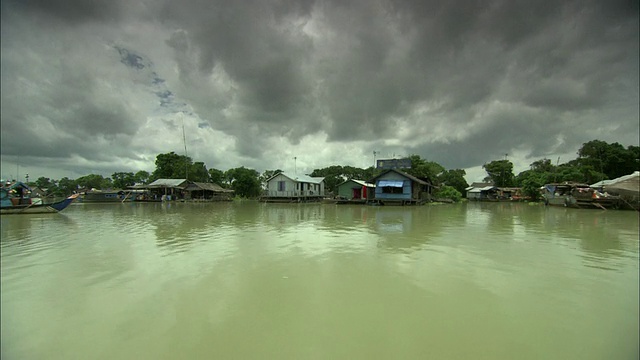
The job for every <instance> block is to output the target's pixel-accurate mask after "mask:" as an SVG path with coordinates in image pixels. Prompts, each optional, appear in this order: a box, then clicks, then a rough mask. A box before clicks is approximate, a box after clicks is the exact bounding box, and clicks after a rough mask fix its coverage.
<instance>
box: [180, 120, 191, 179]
mask: <svg viewBox="0 0 640 360" xmlns="http://www.w3.org/2000/svg"><path fill="white" fill-rule="evenodd" d="M181 117H182V142H183V143H184V157H185V159H184V160H185V161H184V177H185V179H187V180H189V162H188V161H187V158H188V157H189V155H188V153H187V135H186V134H185V132H184V114H182V116H181Z"/></svg>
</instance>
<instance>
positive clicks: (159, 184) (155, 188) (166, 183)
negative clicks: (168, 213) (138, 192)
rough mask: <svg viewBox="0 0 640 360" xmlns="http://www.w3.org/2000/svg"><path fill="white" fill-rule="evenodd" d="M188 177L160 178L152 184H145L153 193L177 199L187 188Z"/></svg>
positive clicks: (165, 197) (168, 198)
mask: <svg viewBox="0 0 640 360" xmlns="http://www.w3.org/2000/svg"><path fill="white" fill-rule="evenodd" d="M188 184H189V182H188V181H187V179H158V180H156V181H154V182H152V183H151V184H148V185H145V186H144V188H145V189H149V191H150V192H151V193H152V194H153V195H157V196H161V197H162V198H163V199H166V200H175V199H176V198H177V197H182V196H183V193H182V192H183V191H184V190H185V189H186V188H187V185H188Z"/></svg>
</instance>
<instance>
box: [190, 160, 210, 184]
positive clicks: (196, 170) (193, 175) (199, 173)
mask: <svg viewBox="0 0 640 360" xmlns="http://www.w3.org/2000/svg"><path fill="white" fill-rule="evenodd" d="M189 180H191V181H197V182H209V172H208V171H207V167H206V166H205V165H204V163H203V162H201V161H197V162H195V163H193V165H191V169H190V170H189Z"/></svg>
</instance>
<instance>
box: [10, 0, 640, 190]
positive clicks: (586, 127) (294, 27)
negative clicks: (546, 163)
mask: <svg viewBox="0 0 640 360" xmlns="http://www.w3.org/2000/svg"><path fill="white" fill-rule="evenodd" d="M1 7H2V8H1V10H2V13H1V16H2V18H1V28H2V39H1V40H2V41H1V59H2V64H1V65H2V68H1V80H2V84H1V85H2V89H1V90H2V91H1V95H0V96H1V100H2V104H1V105H2V107H1V109H2V113H1V130H2V133H1V143H0V144H1V145H0V146H1V147H0V150H1V155H2V159H1V160H2V163H1V165H2V166H1V173H0V175H1V176H2V178H4V179H7V178H15V177H16V176H18V178H19V179H20V180H24V177H25V174H26V173H28V174H29V177H30V179H31V180H35V179H37V178H38V177H40V176H46V177H50V178H53V179H60V178H62V177H65V176H66V177H69V178H71V179H75V178H78V177H80V176H84V175H87V174H91V173H96V174H101V175H104V176H111V174H112V173H114V172H121V171H126V172H129V171H130V172H136V171H138V170H146V171H149V172H152V171H153V170H154V169H155V164H154V161H155V157H156V155H158V154H162V153H168V152H171V151H174V152H176V153H178V154H181V155H183V154H185V141H183V127H184V130H185V131H184V134H185V136H184V138H185V139H186V153H187V155H188V156H190V157H191V158H192V159H193V160H194V161H202V162H204V163H205V165H206V166H207V168H216V169H220V170H227V169H229V168H234V167H240V166H245V167H249V168H253V169H256V170H258V171H259V172H262V171H264V170H266V169H278V168H279V169H283V170H285V171H292V172H293V171H294V167H295V170H296V171H297V172H298V173H308V172H311V171H312V170H313V169H315V168H323V167H327V166H331V165H351V166H356V167H363V168H366V167H369V166H372V165H373V164H374V151H375V152H376V153H377V155H376V158H377V159H383V158H392V157H396V158H398V157H402V156H406V155H410V154H418V155H420V156H422V157H423V158H425V159H427V160H431V161H436V162H438V163H440V164H441V165H443V166H444V167H445V168H447V169H455V168H463V169H466V170H467V174H468V176H467V180H468V181H469V182H472V181H479V180H481V179H482V178H483V177H484V176H485V175H486V173H484V171H483V170H482V168H481V166H482V164H484V163H486V162H489V161H492V160H499V159H504V158H505V156H506V157H507V158H508V159H509V160H511V161H512V162H513V163H514V166H515V172H516V174H517V173H518V172H519V171H522V170H525V169H527V168H528V166H529V164H531V163H532V162H533V161H535V160H538V159H541V158H549V159H552V160H553V161H554V163H555V162H556V161H557V159H558V157H560V163H563V162H567V161H569V160H571V159H573V158H575V157H576V151H577V150H578V149H579V148H580V146H581V145H582V144H583V143H585V142H587V141H590V140H594V139H599V140H604V141H607V142H619V143H621V144H623V145H625V146H628V145H638V142H639V126H640V125H639V122H640V120H639V115H638V113H639V108H638V102H639V99H638V83H639V80H638V79H639V71H638V69H639V56H638V51H639V48H638V43H639V29H638V0H612V1H602V0H597V1H596V0H594V1H556V0H553V1H514V0H504V1H471V0H469V1H467V0H464V1H432V0H413V1H402V0H388V1H385V0H381V1H378V0H355V1H353V0H349V1H343V0H328V1H321V0H319V1H313V0H305V1H293V0H292V1H288V0H255V1H229V0H226V1H222V0H182V1H175V0H173V1H168V0H167V1H163V0H158V1H156V0H148V1H131V0H108V1H100V0H62V1H56V0H2V3H1ZM294 157H295V158H296V159H295V160H294Z"/></svg>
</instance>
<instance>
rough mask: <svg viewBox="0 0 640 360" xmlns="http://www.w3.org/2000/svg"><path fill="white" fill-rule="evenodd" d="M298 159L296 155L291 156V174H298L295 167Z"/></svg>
mask: <svg viewBox="0 0 640 360" xmlns="http://www.w3.org/2000/svg"><path fill="white" fill-rule="evenodd" d="M297 159H298V157H297V156H294V157H293V174H294V175H298V169H297V168H296V160H297Z"/></svg>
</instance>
